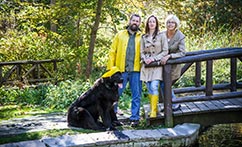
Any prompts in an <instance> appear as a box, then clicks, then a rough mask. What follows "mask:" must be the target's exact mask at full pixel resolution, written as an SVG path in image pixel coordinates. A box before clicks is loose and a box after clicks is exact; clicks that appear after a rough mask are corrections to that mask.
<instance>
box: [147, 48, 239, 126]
mask: <svg viewBox="0 0 242 147" xmlns="http://www.w3.org/2000/svg"><path fill="white" fill-rule="evenodd" d="M226 58H230V59H231V62H230V64H231V70H230V72H231V75H230V78H231V79H230V80H231V81H230V82H231V83H230V84H229V87H230V89H231V93H229V94H228V93H226V94H224V95H223V94H220V95H213V87H214V85H213V84H212V83H213V82H212V80H213V79H212V74H213V68H212V67H213V60H218V59H226ZM236 58H239V59H240V60H241V58H242V48H241V47H234V48H221V49H214V50H201V51H194V52H187V53H186V56H185V57H181V58H177V59H169V60H168V61H167V63H166V64H165V65H161V64H160V63H159V62H153V63H152V64H149V65H146V66H145V67H147V68H149V67H156V66H163V80H164V83H165V85H164V97H165V98H164V116H165V125H166V126H167V127H173V115H172V114H173V111H172V99H171V86H172V80H171V74H170V73H171V67H172V65H173V64H182V63H186V67H185V68H186V69H187V68H189V67H190V66H191V65H192V64H193V63H196V68H198V70H196V71H195V72H196V75H199V76H201V74H200V73H197V72H201V64H200V62H202V61H206V83H205V84H206V86H204V87H202V88H199V87H198V88H193V89H195V90H197V89H200V90H205V92H206V95H205V96H200V97H197V98H194V97H192V98H190V101H196V100H198V99H199V98H200V99H201V100H209V99H219V98H223V97H224V96H226V97H230V96H236V97H241V96H242V93H241V92H236V88H237V87H239V84H238V82H237V80H236V68H237V66H236V64H237V62H236V61H237V60H236ZM184 72H185V71H184ZM199 78H201V77H199ZM196 79H197V78H196ZM198 81H199V80H198ZM198 85H199V84H198ZM199 86H200V87H201V85H199ZM215 86H216V85H215ZM217 87H218V86H217ZM184 101H189V98H188V97H186V98H184ZM173 102H183V100H182V98H181V99H179V100H175V101H173Z"/></svg>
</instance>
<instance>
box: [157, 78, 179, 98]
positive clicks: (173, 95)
mask: <svg viewBox="0 0 242 147" xmlns="http://www.w3.org/2000/svg"><path fill="white" fill-rule="evenodd" d="M164 87H165V84H164V82H163V81H162V82H160V89H161V90H162V93H164V90H165V89H164ZM171 98H172V99H175V98H176V95H175V93H174V90H173V89H171Z"/></svg>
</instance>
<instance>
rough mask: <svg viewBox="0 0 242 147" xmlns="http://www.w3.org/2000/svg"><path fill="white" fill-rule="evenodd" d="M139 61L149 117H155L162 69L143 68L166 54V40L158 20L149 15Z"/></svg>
mask: <svg viewBox="0 0 242 147" xmlns="http://www.w3.org/2000/svg"><path fill="white" fill-rule="evenodd" d="M140 52H141V60H142V62H143V65H142V67H141V71H140V80H141V81H144V82H145V83H146V86H147V89H148V93H149V95H148V96H149V99H150V110H151V112H150V117H156V116H157V103H158V96H159V85H160V81H162V67H161V66H160V67H151V68H145V65H144V64H150V63H151V62H153V61H160V60H161V59H162V58H163V57H164V56H166V55H167V53H168V44H167V38H166V35H165V34H164V33H161V32H159V24H158V19H157V18H156V17H155V16H154V15H151V16H150V17H149V18H148V19H147V22H146V26H145V34H144V35H143V36H142V38H141V49H140Z"/></svg>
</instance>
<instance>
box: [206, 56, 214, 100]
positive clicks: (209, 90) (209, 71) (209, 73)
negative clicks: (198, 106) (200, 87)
mask: <svg viewBox="0 0 242 147" xmlns="http://www.w3.org/2000/svg"><path fill="white" fill-rule="evenodd" d="M212 95H213V60H208V61H206V96H212Z"/></svg>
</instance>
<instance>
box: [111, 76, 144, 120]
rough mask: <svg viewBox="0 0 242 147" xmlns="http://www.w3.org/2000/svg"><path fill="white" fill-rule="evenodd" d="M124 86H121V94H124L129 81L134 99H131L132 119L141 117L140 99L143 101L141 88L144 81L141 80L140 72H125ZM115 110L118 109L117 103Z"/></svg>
mask: <svg viewBox="0 0 242 147" xmlns="http://www.w3.org/2000/svg"><path fill="white" fill-rule="evenodd" d="M122 78H123V88H119V91H118V92H119V96H122V93H123V91H124V89H125V88H126V85H127V83H128V82H129V85H130V90H131V95H132V101H131V116H130V118H129V119H130V120H131V121H132V120H139V119H140V101H141V89H142V82H141V81H140V73H139V72H123V73H122ZM114 111H115V112H116V111H117V105H116V106H115V107H114Z"/></svg>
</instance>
